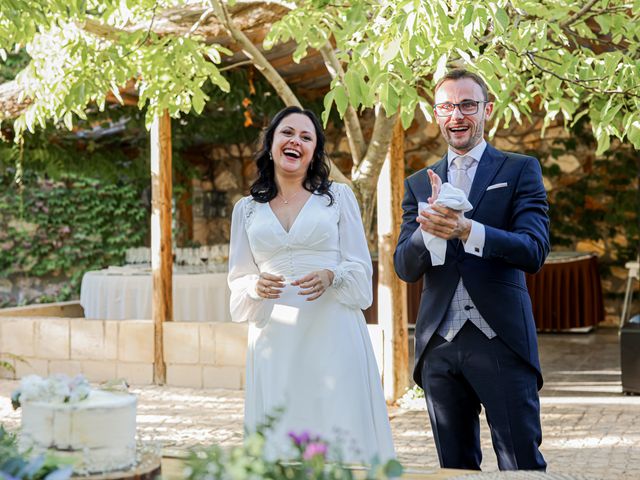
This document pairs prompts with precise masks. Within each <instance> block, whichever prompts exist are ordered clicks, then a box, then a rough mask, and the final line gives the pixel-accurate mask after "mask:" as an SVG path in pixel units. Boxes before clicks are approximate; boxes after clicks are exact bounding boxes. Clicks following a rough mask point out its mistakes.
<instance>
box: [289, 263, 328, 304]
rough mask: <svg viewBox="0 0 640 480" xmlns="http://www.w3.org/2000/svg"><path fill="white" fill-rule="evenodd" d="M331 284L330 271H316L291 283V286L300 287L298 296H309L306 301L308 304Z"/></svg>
mask: <svg viewBox="0 0 640 480" xmlns="http://www.w3.org/2000/svg"><path fill="white" fill-rule="evenodd" d="M332 283H333V272H332V271H331V270H327V269H324V270H317V271H315V272H311V273H309V274H307V275H305V276H304V277H302V278H299V279H298V280H295V281H293V282H291V285H294V286H298V287H300V292H298V295H309V298H307V301H308V302H310V301H312V300H315V299H317V298H320V296H321V295H322V294H323V293H324V292H325V291H326V290H327V288H329V287H330V286H331V284H332Z"/></svg>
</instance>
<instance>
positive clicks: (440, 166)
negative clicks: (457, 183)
mask: <svg viewBox="0 0 640 480" xmlns="http://www.w3.org/2000/svg"><path fill="white" fill-rule="evenodd" d="M428 168H431V170H433V171H434V172H436V173H437V174H438V176H439V177H440V178H441V179H442V183H445V182H448V181H449V180H448V179H447V170H448V165H447V154H446V153H445V154H444V155H443V157H442V158H441V159H440V160H438V161H437V162H436V163H434V164H433V166H431V167H428ZM427 178H428V177H427Z"/></svg>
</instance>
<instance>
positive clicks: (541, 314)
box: [526, 252, 604, 331]
mask: <svg viewBox="0 0 640 480" xmlns="http://www.w3.org/2000/svg"><path fill="white" fill-rule="evenodd" d="M526 278H527V288H528V290H529V295H530V296H531V303H532V305H533V316H534V318H535V320H536V327H537V328H538V330H541V331H560V330H570V329H590V328H592V327H595V326H597V325H598V323H599V322H601V321H603V320H604V303H603V300H602V286H601V284H600V274H599V272H598V257H596V256H595V255H589V254H586V255H585V254H578V253H573V252H558V253H552V254H551V255H549V258H547V261H546V262H545V264H544V265H543V267H542V269H541V270H540V271H539V272H538V273H536V274H535V275H529V274H527V275H526Z"/></svg>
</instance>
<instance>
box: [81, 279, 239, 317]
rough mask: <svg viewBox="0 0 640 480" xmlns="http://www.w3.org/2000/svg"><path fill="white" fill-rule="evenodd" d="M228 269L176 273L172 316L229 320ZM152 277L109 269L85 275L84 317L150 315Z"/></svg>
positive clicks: (82, 293) (83, 293)
mask: <svg viewBox="0 0 640 480" xmlns="http://www.w3.org/2000/svg"><path fill="white" fill-rule="evenodd" d="M229 295H230V292H229V287H228V286H227V274H226V273H174V274H173V319H174V320H175V321H182V322H229V321H231V316H230V314H229ZM151 299H152V277H151V273H150V272H148V271H146V272H145V271H135V270H133V269H131V270H128V269H113V268H111V269H106V270H100V271H92V272H87V273H85V274H84V276H83V277H82V286H81V288H80V304H81V305H82V307H83V308H84V312H85V318H87V319H97V320H128V319H151Z"/></svg>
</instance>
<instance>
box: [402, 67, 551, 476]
mask: <svg viewBox="0 0 640 480" xmlns="http://www.w3.org/2000/svg"><path fill="white" fill-rule="evenodd" d="M434 98H435V102H434V104H435V105H434V113H435V115H436V119H437V121H438V125H439V126H440V131H441V133H442V136H443V137H444V139H445V140H446V142H447V143H448V145H449V149H448V152H447V153H446V155H445V156H444V157H443V158H442V159H441V160H440V161H439V162H437V163H436V164H434V165H433V167H432V169H431V170H427V169H423V170H420V171H419V172H417V173H415V174H414V175H412V176H410V177H409V178H407V179H406V181H405V195H404V199H403V202H402V208H403V210H404V214H403V223H402V229H401V232H400V238H399V239H398V246H397V248H396V252H395V255H394V262H395V269H396V272H397V274H398V275H399V276H400V278H402V279H403V280H405V281H407V282H415V281H417V280H418V279H420V278H421V277H422V278H423V280H424V290H423V292H422V298H421V301H420V309H419V312H418V318H417V321H416V331H415V342H416V348H415V352H416V356H415V369H414V374H413V375H414V379H415V381H416V383H417V384H418V385H420V386H421V387H422V388H423V389H424V390H425V394H426V400H427V407H428V410H429V418H430V420H431V426H432V428H433V433H434V439H435V443H436V448H437V450H438V457H439V459H440V465H441V466H442V467H446V468H465V469H473V470H479V469H480V463H481V461H482V452H481V450H480V422H479V413H480V411H481V407H484V409H485V413H486V416H487V421H488V423H489V428H490V430H491V438H492V441H493V448H494V450H495V452H496V455H497V457H498V466H499V468H500V470H519V469H525V470H544V469H545V468H546V463H545V461H544V458H543V457H542V454H541V453H540V451H539V449H538V447H539V446H540V442H541V439H542V432H541V427H540V401H539V398H538V390H539V389H540V387H541V386H542V375H541V372H540V363H539V360H538V345H537V339H536V329H535V324H534V320H533V313H532V310H531V300H530V298H529V293H528V292H527V286H526V283H525V277H524V272H530V273H534V272H536V271H538V270H539V269H540V268H541V267H542V264H543V263H544V260H545V258H546V256H547V254H548V252H549V220H548V217H547V200H546V192H545V189H544V186H543V184H542V174H541V170H540V165H539V163H538V161H537V160H536V159H535V158H533V157H528V156H524V155H518V154H514V153H507V152H501V151H499V150H496V149H495V148H494V147H492V146H491V145H489V144H488V143H487V142H486V141H485V140H484V138H483V136H484V123H485V120H486V119H488V118H489V117H490V116H491V113H492V111H493V103H491V102H490V101H489V98H488V93H487V87H486V85H485V83H484V81H483V80H482V79H481V78H480V77H479V76H477V75H475V74H473V73H471V72H468V71H466V70H454V71H451V72H449V73H448V74H447V75H446V76H445V77H444V78H443V79H442V80H440V81H439V82H438V84H437V85H436V88H435V97H434ZM446 181H448V182H450V183H452V184H453V186H455V187H457V188H459V189H461V190H463V191H464V192H465V193H466V194H467V196H468V199H469V201H470V202H471V205H472V206H473V209H472V210H471V211H469V212H468V213H467V214H466V216H465V214H463V213H462V212H461V211H456V210H452V209H449V208H446V207H443V206H440V205H437V204H435V203H433V202H434V201H435V200H436V199H437V196H438V193H439V189H440V185H441V182H446ZM427 200H428V201H429V203H431V209H429V210H430V211H428V210H422V211H420V212H418V202H420V201H423V202H424V201H427ZM423 232H426V233H429V234H431V235H435V236H436V237H439V238H442V239H445V240H447V248H446V255H445V258H444V262H443V263H442V264H441V265H434V264H433V261H432V259H431V255H430V252H429V251H428V250H427V248H426V247H425V242H424V240H423Z"/></svg>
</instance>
